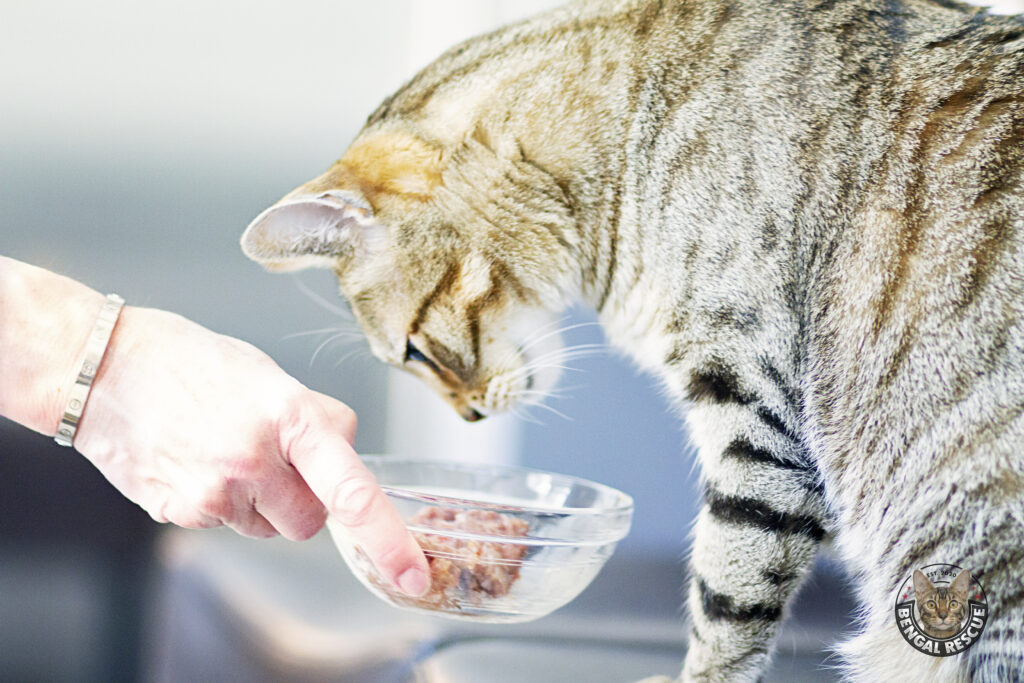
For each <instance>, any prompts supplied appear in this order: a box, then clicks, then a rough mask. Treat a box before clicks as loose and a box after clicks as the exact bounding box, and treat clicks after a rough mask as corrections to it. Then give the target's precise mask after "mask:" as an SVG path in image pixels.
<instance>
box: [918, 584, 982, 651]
mask: <svg viewBox="0 0 1024 683" xmlns="http://www.w3.org/2000/svg"><path fill="white" fill-rule="evenodd" d="M970 588H971V575H970V573H969V572H968V571H967V570H966V569H964V570H963V571H961V572H960V573H959V574H957V576H956V578H955V579H953V582H952V583H950V584H949V585H948V586H936V585H935V584H933V583H932V582H931V581H929V580H928V577H927V576H925V575H924V574H923V573H922V572H921V571H920V570H918V569H915V570H914V596H915V598H914V599H915V601H916V602H917V609H918V611H919V612H920V616H921V627H922V628H923V629H924V632H925V633H927V634H928V635H930V636H932V637H933V638H952V637H953V636H955V635H956V634H957V633H958V632H959V631H960V627H961V625H962V624H963V621H964V618H966V616H967V600H968V598H969V597H970V596H969V593H970Z"/></svg>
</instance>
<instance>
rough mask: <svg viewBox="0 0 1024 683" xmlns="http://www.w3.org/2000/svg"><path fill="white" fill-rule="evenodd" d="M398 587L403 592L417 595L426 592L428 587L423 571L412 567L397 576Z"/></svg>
mask: <svg viewBox="0 0 1024 683" xmlns="http://www.w3.org/2000/svg"><path fill="white" fill-rule="evenodd" d="M398 587H399V588H401V589H402V591H403V592H405V593H407V594H409V595H412V596H413V597H418V596H420V595H423V594H424V593H426V592H427V588H429V587H430V585H429V583H428V581H427V575H426V574H425V573H423V571H421V570H419V569H416V568H413V569H406V570H405V571H404V572H402V574H401V576H399V577H398Z"/></svg>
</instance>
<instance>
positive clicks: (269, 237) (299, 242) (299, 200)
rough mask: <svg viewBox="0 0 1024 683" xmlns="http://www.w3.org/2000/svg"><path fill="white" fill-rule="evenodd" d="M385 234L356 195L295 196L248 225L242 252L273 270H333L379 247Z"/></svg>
mask: <svg viewBox="0 0 1024 683" xmlns="http://www.w3.org/2000/svg"><path fill="white" fill-rule="evenodd" d="M384 232H385V228H384V226H382V225H380V224H379V223H378V222H377V221H375V220H374V218H373V209H372V208H371V207H370V204H369V203H368V202H367V201H366V199H364V198H363V196H362V195H360V194H358V193H356V192H351V191H347V190H328V191H326V192H320V193H316V194H301V193H298V194H297V193H292V194H290V195H288V196H287V197H285V198H284V199H282V200H281V201H280V202H278V203H277V204H274V205H273V206H271V207H270V208H269V209H267V210H266V211H264V212H263V213H261V214H260V215H258V216H257V217H256V218H255V219H254V220H253V221H252V223H250V224H249V227H247V228H246V229H245V233H244V234H243V235H242V251H243V252H244V253H245V255H246V256H248V257H249V258H251V259H252V260H253V261H256V262H257V263H259V264H261V265H262V266H263V267H264V268H266V269H267V270H272V271H278V272H281V271H289V270H299V269H301V268H316V267H320V268H330V267H332V266H334V265H335V264H336V263H337V259H338V257H339V256H341V255H343V254H345V253H350V252H351V251H352V250H354V249H356V248H359V247H366V246H372V245H373V244H375V243H377V242H379V241H380V240H382V239H383V236H384Z"/></svg>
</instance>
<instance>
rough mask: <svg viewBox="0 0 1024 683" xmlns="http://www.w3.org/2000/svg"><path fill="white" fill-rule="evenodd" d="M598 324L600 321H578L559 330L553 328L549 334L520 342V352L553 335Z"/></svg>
mask: <svg viewBox="0 0 1024 683" xmlns="http://www.w3.org/2000/svg"><path fill="white" fill-rule="evenodd" d="M597 325H600V323H596V322H586V323H576V324H574V325H567V326H565V327H560V328H558V329H557V330H552V331H550V332H548V333H547V334H544V335H542V336H540V337H537V338H536V339H533V340H530V341H528V342H526V343H523V344H520V345H519V352H520V353H523V352H525V351H526V350H527V349H529V348H532V347H534V346H536V345H537V344H539V343H540V342H542V341H544V340H545V339H550V338H551V337H554V336H555V335H559V334H562V333H563V332H569V331H571V330H577V329H579V328H581V327H594V326H597Z"/></svg>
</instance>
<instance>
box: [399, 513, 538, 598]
mask: <svg viewBox="0 0 1024 683" xmlns="http://www.w3.org/2000/svg"><path fill="white" fill-rule="evenodd" d="M409 524H410V525H414V526H418V527H424V528H430V529H437V530H438V531H439V532H441V533H445V532H450V531H459V532H463V533H467V534H480V535H487V536H501V537H509V538H516V537H521V536H525V535H526V532H527V531H528V530H529V524H527V523H526V522H525V521H523V520H521V519H517V518H515V517H512V516H510V515H503V514H501V513H498V512H494V511H490V510H456V509H452V508H433V507H431V508H424V509H422V510H420V511H419V512H418V513H416V514H415V515H413V517H412V518H410V519H409ZM413 537H414V538H415V539H416V541H417V543H419V544H420V547H421V548H423V551H424V552H425V553H426V555H427V562H428V563H429V564H430V579H431V583H430V591H429V592H428V593H427V594H426V595H423V596H421V597H419V598H417V599H416V601H417V602H418V603H419V604H420V605H421V606H424V607H432V608H435V609H436V608H444V609H452V608H458V607H459V606H461V605H465V604H479V603H480V602H482V601H484V600H487V599H493V598H499V597H501V596H503V595H507V594H508V592H509V590H510V589H511V587H512V584H513V583H515V581H516V580H517V579H518V578H519V565H520V562H521V561H522V559H523V557H524V556H525V555H526V551H527V546H525V545H519V544H516V543H506V542H496V541H484V540H480V539H477V538H456V537H452V536H447V535H440V534H430V533H422V532H414V533H413Z"/></svg>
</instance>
